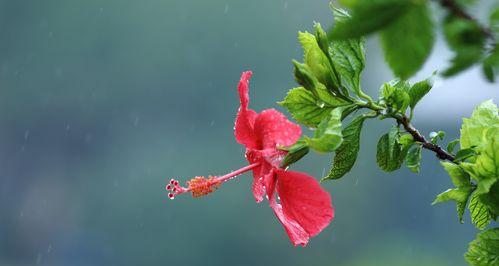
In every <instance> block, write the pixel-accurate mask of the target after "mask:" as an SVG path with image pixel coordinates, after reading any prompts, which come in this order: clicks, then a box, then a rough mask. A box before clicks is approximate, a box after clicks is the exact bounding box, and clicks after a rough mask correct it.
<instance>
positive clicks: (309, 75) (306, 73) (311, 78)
mask: <svg viewBox="0 0 499 266" xmlns="http://www.w3.org/2000/svg"><path fill="white" fill-rule="evenodd" d="M293 65H294V67H295V69H294V74H295V80H296V82H297V83H298V84H300V85H302V86H303V87H304V88H305V89H307V90H309V91H311V92H312V93H314V94H315V95H316V97H318V95H317V92H316V88H317V87H319V84H318V83H319V80H317V78H316V77H315V75H314V72H313V70H312V69H311V68H310V67H309V66H308V65H307V64H302V63H300V62H298V61H295V60H293Z"/></svg>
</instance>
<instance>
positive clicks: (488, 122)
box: [461, 100, 499, 149]
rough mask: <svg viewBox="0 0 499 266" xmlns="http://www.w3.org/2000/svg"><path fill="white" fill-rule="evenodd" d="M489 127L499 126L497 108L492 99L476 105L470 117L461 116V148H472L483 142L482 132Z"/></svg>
mask: <svg viewBox="0 0 499 266" xmlns="http://www.w3.org/2000/svg"><path fill="white" fill-rule="evenodd" d="M489 127H499V115H498V109H497V106H496V105H495V104H494V103H493V102H492V100H488V101H485V102H483V103H481V104H480V105H478V106H477V107H476V108H475V110H474V111H473V114H472V115H471V117H470V118H463V124H462V125H461V148H462V149H466V148H472V147H476V146H480V145H481V144H483V143H482V140H483V132H484V131H485V130H486V129H487V128H489Z"/></svg>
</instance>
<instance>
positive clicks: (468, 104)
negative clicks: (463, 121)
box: [0, 0, 499, 266]
mask: <svg viewBox="0 0 499 266" xmlns="http://www.w3.org/2000/svg"><path fill="white" fill-rule="evenodd" d="M492 2H493V1H483V2H482V3H481V4H480V5H478V6H477V7H476V10H475V11H476V12H477V13H480V11H481V10H486V9H487V8H488V7H489V6H490V4H491V3H492ZM373 15H375V14H373ZM313 21H319V22H321V23H322V24H323V25H330V23H331V21H332V19H331V14H330V11H329V9H328V1H326V0H320V1H310V0H308V1H304V0H302V1H299V0H273V1H269V0H255V1H236V0H211V1H201V0H197V1H189V0H142V1H134V0H126V1H125V0H85V1H83V0H81V1H80V0H59V1H57V0H44V1H39V0H0V265H14V266H16V265H289V266H291V265H311V266H313V265H464V264H465V263H464V260H463V258H462V254H463V253H464V251H465V250H466V249H467V243H468V242H469V241H471V240H472V239H473V238H474V235H475V232H476V231H475V229H474V228H473V226H471V225H470V224H469V222H468V221H467V222H466V224H464V225H461V224H459V222H458V221H457V217H456V214H455V209H454V208H455V206H454V205H453V204H451V203H449V204H443V205H439V206H433V207H432V206H430V203H431V202H432V200H433V199H434V196H435V195H436V194H438V193H439V192H441V191H443V190H445V189H447V188H448V187H450V185H451V183H450V181H449V178H448V177H447V175H446V173H444V171H443V170H442V169H441V168H440V167H439V165H438V162H437V160H435V158H434V156H433V155H432V154H431V153H428V152H426V153H424V154H423V157H424V158H423V159H424V160H423V170H422V173H421V174H419V175H415V174H413V173H410V172H409V171H407V170H405V169H403V170H400V171H398V172H396V173H394V174H386V173H383V172H382V171H380V170H378V169H377V167H376V165H375V160H374V156H375V152H374V148H375V145H376V140H377V138H379V136H381V135H382V134H384V133H385V132H386V131H387V130H388V129H389V127H390V125H389V122H388V121H386V122H382V123H379V122H378V123H373V122H371V123H367V124H366V126H365V128H364V132H363V139H362V144H363V145H362V147H361V154H360V156H359V158H358V161H357V163H356V166H355V168H354V170H353V171H352V172H351V173H350V174H349V175H347V176H345V177H344V178H343V179H342V180H340V181H334V182H327V183H325V184H324V186H325V187H326V189H327V190H328V191H330V192H331V193H332V197H333V204H334V205H335V207H336V218H335V220H334V221H333V222H332V223H331V225H330V226H329V227H327V228H326V229H325V230H324V231H323V232H322V233H321V234H320V235H319V236H317V237H315V238H313V239H312V241H311V242H310V244H309V246H307V247H306V248H301V247H293V246H292V245H291V244H290V242H289V240H288V238H287V236H286V234H285V232H284V230H283V228H282V227H281V226H280V224H279V222H278V221H277V219H276V218H275V217H274V215H273V213H272V211H271V209H270V208H269V207H268V205H267V203H265V202H262V203H261V204H255V202H254V200H253V196H252V194H251V192H250V191H251V190H250V185H251V178H250V176H249V175H244V176H241V177H239V178H237V179H236V180H233V181H231V182H229V183H227V184H225V185H224V186H223V187H222V188H221V189H220V190H218V191H217V192H216V193H213V194H211V195H209V196H208V197H204V198H199V199H192V198H190V197H189V196H183V197H178V198H177V199H175V200H174V201H170V200H168V199H167V193H166V191H164V185H165V184H166V183H167V182H168V180H169V178H171V177H176V178H179V179H180V180H187V179H189V178H191V177H193V176H195V175H210V174H213V175H215V174H224V173H226V172H228V171H229V170H231V169H237V168H239V167H240V166H243V165H244V164H245V163H246V162H245V159H244V156H243V155H244V149H243V147H242V146H240V145H239V144H237V143H236V141H235V140H234V137H233V132H232V128H233V125H234V124H233V123H234V117H235V113H236V110H237V108H238V98H237V94H236V85H237V81H238V80H239V76H240V73H241V72H242V71H243V70H247V69H251V70H253V71H254V74H255V75H254V78H253V79H252V81H251V92H250V93H251V97H252V103H251V105H252V107H253V108H254V109H256V110H262V109H264V108H269V107H276V104H275V102H277V101H279V100H281V99H282V98H283V96H284V95H285V93H286V91H287V90H288V89H289V88H291V87H293V86H295V83H294V81H293V76H292V67H291V63H290V62H291V59H292V58H296V59H299V58H301V48H300V47H299V44H298V42H297V41H296V35H297V31H299V30H307V29H308V30H310V29H311V28H312V25H313ZM377 43H378V42H377V39H376V38H371V39H370V40H369V42H368V45H367V60H368V62H367V68H366V70H365V72H364V75H363V85H364V88H365V90H366V91H369V92H370V93H371V94H373V95H375V94H377V91H378V88H379V86H380V84H381V83H382V82H384V81H387V80H389V79H391V78H392V77H391V73H390V71H389V70H388V69H387V68H386V65H385V63H384V62H383V58H382V55H381V53H380V49H379V47H378V45H377ZM450 57H451V54H450V53H449V52H448V50H447V49H446V47H445V44H444V43H443V42H442V41H441V40H440V39H439V41H438V43H437V45H436V46H435V48H434V51H433V54H432V57H431V60H430V61H428V62H427V64H426V65H425V67H424V69H423V70H422V71H421V72H420V73H419V74H418V77H417V78H424V77H426V76H428V75H430V74H431V73H432V72H433V71H434V70H435V69H442V68H443V67H444V66H445V64H446V62H447V60H448V59H449V58H450ZM497 89H498V88H497V84H496V85H491V84H487V83H485V82H484V79H483V77H482V76H481V73H480V70H479V69H478V68H475V69H472V70H470V71H468V72H466V73H465V74H463V75H460V76H458V77H456V78H454V79H450V80H440V81H439V82H438V83H437V86H436V87H435V88H434V90H433V91H432V92H430V94H429V96H428V97H427V98H426V99H424V100H423V102H422V103H421V104H420V105H419V107H418V109H417V110H416V119H415V125H416V126H417V127H418V128H420V129H422V130H423V132H424V133H425V134H428V133H429V132H430V131H433V130H446V131H447V133H448V139H453V138H455V137H457V136H458V129H459V124H460V117H461V116H467V115H469V114H470V113H471V110H472V108H473V106H474V105H476V104H477V103H479V102H481V101H483V100H486V99H490V98H494V99H497V97H498V96H499V91H498V90H497ZM330 161H331V158H330V155H328V156H324V155H318V154H312V155H311V156H308V157H307V158H306V159H305V160H303V161H301V162H300V163H298V164H297V165H296V166H294V168H295V169H299V170H303V171H307V172H308V173H310V174H312V175H314V176H315V177H317V178H319V177H321V176H322V175H323V174H324V172H325V171H327V169H328V166H329V164H330Z"/></svg>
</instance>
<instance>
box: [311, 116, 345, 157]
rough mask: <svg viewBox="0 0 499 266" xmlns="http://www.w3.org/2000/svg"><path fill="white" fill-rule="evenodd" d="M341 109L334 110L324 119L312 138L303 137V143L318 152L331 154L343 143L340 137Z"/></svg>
mask: <svg viewBox="0 0 499 266" xmlns="http://www.w3.org/2000/svg"><path fill="white" fill-rule="evenodd" d="M342 113H343V108H336V109H334V110H333V111H331V113H330V114H329V115H328V116H326V117H324V119H323V120H322V121H321V123H320V124H319V126H318V127H317V130H316V131H315V134H314V137H313V138H309V137H307V136H305V141H306V142H307V144H308V146H309V147H310V148H312V149H313V150H315V151H318V152H333V151H335V150H336V149H337V148H338V147H339V146H340V144H341V143H342V141H343V138H342V135H341V116H342Z"/></svg>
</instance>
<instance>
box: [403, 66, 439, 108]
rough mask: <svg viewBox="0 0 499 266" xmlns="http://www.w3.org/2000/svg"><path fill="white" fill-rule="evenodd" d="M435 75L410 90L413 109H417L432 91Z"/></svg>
mask: <svg viewBox="0 0 499 266" xmlns="http://www.w3.org/2000/svg"><path fill="white" fill-rule="evenodd" d="M434 78H435V73H434V74H433V75H432V76H431V77H430V78H427V79H425V80H422V81H420V82H416V83H414V85H412V86H411V88H410V89H409V97H410V98H411V101H410V104H409V106H410V107H411V109H414V107H416V104H417V103H418V102H419V101H420V100H421V99H422V98H423V97H424V96H425V95H426V94H427V93H428V92H429V91H430V90H431V88H432V87H433V83H434Z"/></svg>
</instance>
